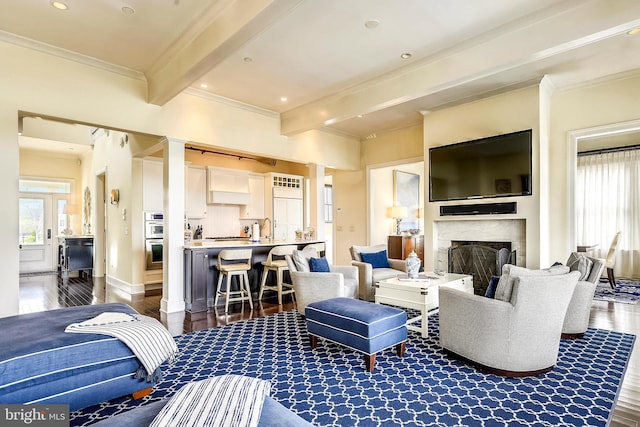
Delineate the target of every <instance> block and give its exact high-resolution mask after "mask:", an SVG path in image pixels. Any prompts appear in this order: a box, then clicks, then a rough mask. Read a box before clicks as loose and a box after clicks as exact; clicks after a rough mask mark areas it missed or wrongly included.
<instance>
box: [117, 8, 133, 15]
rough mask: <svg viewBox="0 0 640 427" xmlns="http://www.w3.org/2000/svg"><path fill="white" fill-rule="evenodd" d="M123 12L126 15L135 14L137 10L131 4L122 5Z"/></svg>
mask: <svg viewBox="0 0 640 427" xmlns="http://www.w3.org/2000/svg"><path fill="white" fill-rule="evenodd" d="M120 10H122V13H124V14H125V15H133V14H134V13H136V11H135V10H134V9H133V8H132V7H129V6H122V9H120Z"/></svg>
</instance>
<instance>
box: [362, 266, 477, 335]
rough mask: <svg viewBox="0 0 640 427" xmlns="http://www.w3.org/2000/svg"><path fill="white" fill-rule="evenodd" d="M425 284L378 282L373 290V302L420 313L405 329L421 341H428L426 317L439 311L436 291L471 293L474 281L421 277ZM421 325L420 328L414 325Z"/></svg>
mask: <svg viewBox="0 0 640 427" xmlns="http://www.w3.org/2000/svg"><path fill="white" fill-rule="evenodd" d="M422 274H424V275H426V276H427V277H428V279H427V280H418V281H413V280H400V279H398V278H395V277H394V278H391V279H386V280H381V281H380V282H378V283H376V284H375V285H374V286H375V288H376V289H375V292H376V294H375V302H376V303H378V304H389V305H394V306H397V307H403V308H411V309H414V310H418V311H420V316H416V317H413V318H411V319H407V329H410V330H412V331H418V332H420V333H421V334H422V337H423V338H426V337H427V316H428V314H429V312H430V311H432V310H433V313H435V312H436V309H437V308H438V287H440V286H449V287H452V288H455V289H460V290H462V291H465V292H469V293H473V277H472V276H469V275H467V274H454V273H443V274H442V275H437V274H435V273H430V272H426V273H422ZM418 322H420V325H419V326H418V325H416V323H418Z"/></svg>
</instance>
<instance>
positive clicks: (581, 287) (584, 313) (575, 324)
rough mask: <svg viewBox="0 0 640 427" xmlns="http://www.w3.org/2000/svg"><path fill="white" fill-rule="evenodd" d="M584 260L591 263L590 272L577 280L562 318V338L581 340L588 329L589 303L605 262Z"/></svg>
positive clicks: (598, 259) (568, 262) (589, 258)
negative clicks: (565, 313)
mask: <svg viewBox="0 0 640 427" xmlns="http://www.w3.org/2000/svg"><path fill="white" fill-rule="evenodd" d="M586 258H587V259H588V260H590V261H591V265H590V271H588V272H586V273H587V274H586V277H584V278H582V279H583V280H578V284H577V285H576V289H575V291H574V292H573V296H572V298H571V302H570V303H569V308H568V309H567V315H566V316H565V318H564V325H563V326H562V338H581V337H582V336H583V335H584V333H585V331H586V330H587V328H588V327H589V314H590V313H591V303H592V302H593V295H594V294H595V292H596V286H597V284H598V282H599V281H600V276H601V275H602V271H603V270H604V267H605V261H604V260H603V259H602V258H593V257H586ZM570 262H571V258H570V259H569V260H568V261H567V265H569V264H570Z"/></svg>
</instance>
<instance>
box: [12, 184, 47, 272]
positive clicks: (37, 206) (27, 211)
mask: <svg viewBox="0 0 640 427" xmlns="http://www.w3.org/2000/svg"><path fill="white" fill-rule="evenodd" d="M19 208H20V235H19V242H18V243H19V245H20V273H29V272H36V271H38V272H39V271H53V270H55V269H56V262H55V260H56V257H57V254H56V253H55V251H54V249H55V248H57V245H56V244H55V241H56V235H57V227H56V228H54V226H53V225H54V223H55V222H54V220H56V218H57V215H55V212H54V211H55V210H54V209H53V197H52V196H51V195H50V194H27V193H21V194H20V201H19Z"/></svg>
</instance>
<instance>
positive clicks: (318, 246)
mask: <svg viewBox="0 0 640 427" xmlns="http://www.w3.org/2000/svg"><path fill="white" fill-rule="evenodd" d="M307 248H314V249H315V250H316V252H317V253H318V256H321V255H322V254H323V253H325V250H326V248H325V246H324V242H319V243H309V244H308V245H307V246H305V247H304V248H302V250H306V249H307Z"/></svg>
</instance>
